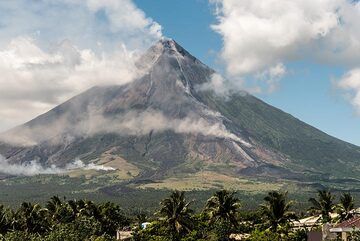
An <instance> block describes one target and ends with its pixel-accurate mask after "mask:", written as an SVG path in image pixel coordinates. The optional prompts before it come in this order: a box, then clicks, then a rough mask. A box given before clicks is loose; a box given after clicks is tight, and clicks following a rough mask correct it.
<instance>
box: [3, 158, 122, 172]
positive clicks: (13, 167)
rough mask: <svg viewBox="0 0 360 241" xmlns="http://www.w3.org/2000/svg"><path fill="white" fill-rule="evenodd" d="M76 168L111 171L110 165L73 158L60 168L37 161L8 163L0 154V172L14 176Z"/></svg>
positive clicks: (66, 170) (65, 170)
mask: <svg viewBox="0 0 360 241" xmlns="http://www.w3.org/2000/svg"><path fill="white" fill-rule="evenodd" d="M76 169H83V170H98V171H99V170H101V171H113V170H115V169H114V168H112V167H109V166H104V165H96V164H95V163H89V164H84V163H83V162H82V161H81V160H75V161H74V162H72V163H69V164H67V165H66V166H65V167H63V168H60V167H57V166H55V165H51V166H48V167H44V166H42V165H41V164H40V163H39V162H37V161H30V162H25V163H22V164H14V163H9V162H8V161H7V160H6V159H5V158H4V157H3V156H1V155H0V172H1V173H5V174H9V175H15V176H35V175H40V174H62V173H67V172H70V171H73V170H76Z"/></svg>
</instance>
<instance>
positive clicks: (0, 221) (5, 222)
mask: <svg viewBox="0 0 360 241" xmlns="http://www.w3.org/2000/svg"><path fill="white" fill-rule="evenodd" d="M10 229H11V211H10V209H8V208H5V207H4V206H3V205H0V234H5V233H6V232H8V231H9V230H10Z"/></svg>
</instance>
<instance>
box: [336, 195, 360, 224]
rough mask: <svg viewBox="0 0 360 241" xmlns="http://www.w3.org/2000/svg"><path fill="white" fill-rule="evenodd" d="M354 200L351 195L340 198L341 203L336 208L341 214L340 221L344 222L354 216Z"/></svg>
mask: <svg viewBox="0 0 360 241" xmlns="http://www.w3.org/2000/svg"><path fill="white" fill-rule="evenodd" d="M354 208H355V203H354V198H353V196H351V194H350V193H343V194H342V195H341V196H340V203H339V204H338V205H337V206H336V212H337V213H338V214H339V217H338V219H339V221H340V222H343V221H345V220H348V219H350V218H352V217H353V216H354V214H355V213H354Z"/></svg>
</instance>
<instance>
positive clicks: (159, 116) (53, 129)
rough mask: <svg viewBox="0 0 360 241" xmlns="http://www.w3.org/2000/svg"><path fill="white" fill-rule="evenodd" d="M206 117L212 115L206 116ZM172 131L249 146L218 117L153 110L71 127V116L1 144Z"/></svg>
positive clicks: (14, 135)
mask: <svg viewBox="0 0 360 241" xmlns="http://www.w3.org/2000/svg"><path fill="white" fill-rule="evenodd" d="M204 115H210V113H208V112H206V113H204ZM166 130H172V131H174V132H175V133H183V134H201V135H204V136H213V137H219V138H226V139H231V140H234V141H237V142H240V143H243V144H244V145H250V144H249V143H247V142H246V141H244V140H242V139H241V138H240V137H238V136H236V135H235V134H232V133H231V132H230V131H228V130H227V129H226V127H225V125H224V124H223V123H222V121H221V118H220V117H218V116H213V114H211V115H210V119H209V120H206V119H205V118H203V117H201V116H198V115H196V116H195V115H191V114H189V115H188V116H187V117H185V118H181V119H178V118H169V117H166V116H165V115H164V114H163V113H162V112H160V111H155V110H152V109H149V110H145V111H142V112H138V111H129V112H127V113H125V114H122V115H118V116H115V117H105V116H104V115H103V114H101V113H91V114H89V116H88V117H87V118H86V119H82V120H81V121H80V122H79V123H71V122H70V121H69V119H68V116H67V115H65V116H62V117H61V118H58V119H56V120H55V121H54V122H51V123H50V124H49V125H47V126H36V127H33V128H30V127H23V128H21V129H20V130H19V129H15V130H14V132H8V133H6V134H5V135H3V136H2V137H1V140H2V141H4V142H6V143H9V144H13V145H25V146H32V145H36V144H39V143H41V142H44V141H48V142H50V143H52V144H59V143H62V144H66V143H68V142H69V143H70V142H71V141H72V140H74V139H75V138H76V137H80V136H93V135H96V134H101V133H116V134H118V135H135V136H142V135H147V134H149V133H150V132H151V131H154V132H163V131H166Z"/></svg>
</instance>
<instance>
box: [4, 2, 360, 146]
mask: <svg viewBox="0 0 360 241" xmlns="http://www.w3.org/2000/svg"><path fill="white" fill-rule="evenodd" d="M29 1H30V3H29ZM209 2H211V4H210V3H209ZM0 15H1V16H2V17H1V19H0V29H1V31H0V71H1V73H2V76H1V77H0V86H2V88H0V131H4V130H6V129H9V128H11V127H14V126H16V125H18V124H21V123H24V122H25V121H28V120H30V119H31V118H33V117H35V116H37V115H39V114H42V113H44V112H45V111H47V110H49V109H51V108H53V107H54V106H56V105H57V104H59V103H61V102H63V101H65V100H67V99H68V98H70V97H71V96H74V95H76V94H78V93H80V92H82V91H84V90H86V89H87V88H90V87H92V86H93V85H98V84H114V83H117V84H119V81H120V82H121V83H126V82H128V81H131V79H132V78H134V73H133V72H134V71H133V60H134V56H136V54H137V53H138V52H137V51H138V50H144V49H146V48H147V47H149V45H150V44H151V43H153V42H154V41H156V40H157V39H159V38H161V36H166V37H170V38H173V39H175V40H176V41H177V42H178V43H179V44H181V45H182V46H183V47H184V48H185V49H187V50H188V51H189V52H190V53H192V54H193V55H194V56H196V57H197V58H198V59H200V60H201V61H203V62H204V63H205V64H207V65H209V66H210V67H212V68H214V69H215V70H217V71H219V72H220V73H221V74H222V75H223V76H224V77H226V78H227V79H228V80H230V81H232V82H233V84H235V85H236V86H238V87H240V88H241V87H243V88H247V89H248V87H249V85H248V84H249V83H250V87H251V88H249V89H248V90H250V91H253V94H254V95H256V96H257V97H259V98H260V99H262V100H264V101H266V102H267V103H269V104H271V105H274V106H275V107H278V108H280V109H282V110H284V111H285V112H288V113H290V114H292V115H294V116H295V117H297V118H299V119H301V120H303V121H305V122H306V123H309V124H311V125H313V126H315V127H317V128H319V129H321V130H323V131H325V132H326V133H328V134H330V135H333V136H336V137H338V138H340V139H343V140H346V141H348V142H352V143H354V144H357V145H360V125H359V122H360V115H359V113H360V26H359V24H358V19H360V3H358V2H356V1H349V0H338V1H332V0H321V1H320V0H293V1H288V0H259V1H253V0H181V1H175V0H173V1H170V0H107V1H103V0H5V1H1V2H0ZM134 50H136V51H134ZM119 79H120V80H119ZM121 83H120V84H121Z"/></svg>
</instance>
